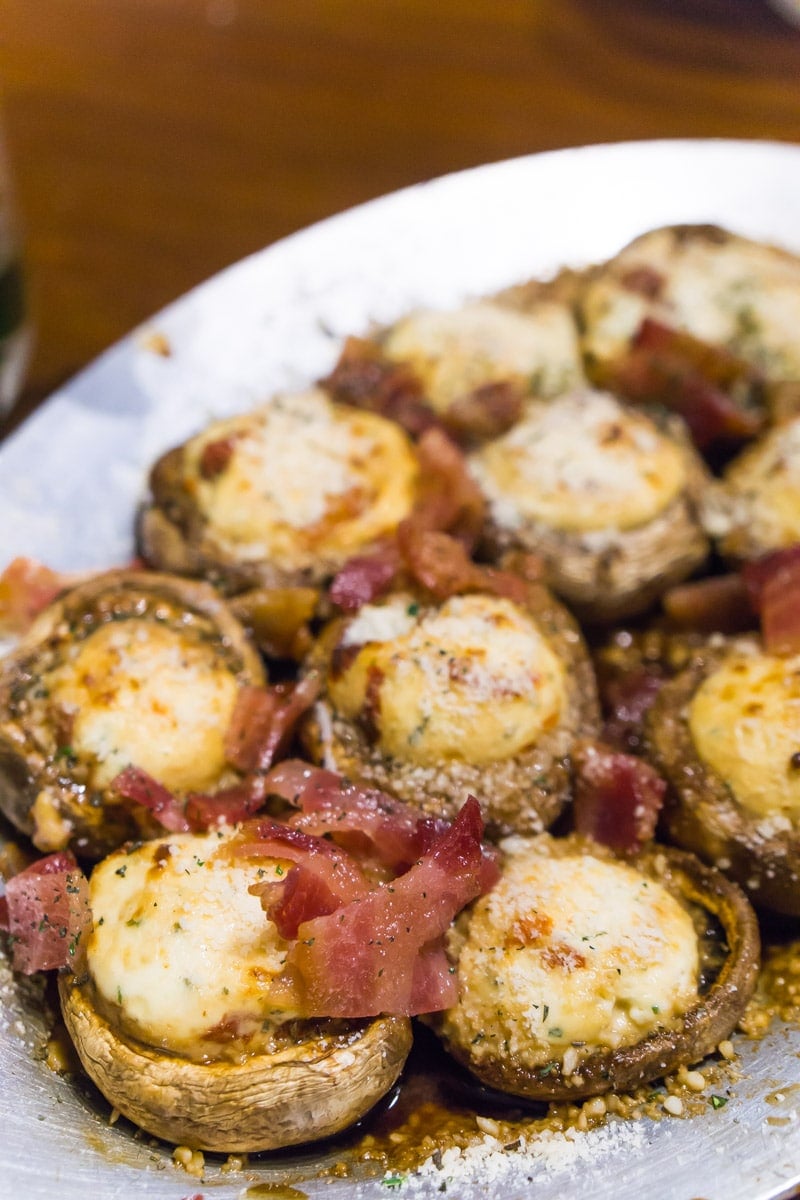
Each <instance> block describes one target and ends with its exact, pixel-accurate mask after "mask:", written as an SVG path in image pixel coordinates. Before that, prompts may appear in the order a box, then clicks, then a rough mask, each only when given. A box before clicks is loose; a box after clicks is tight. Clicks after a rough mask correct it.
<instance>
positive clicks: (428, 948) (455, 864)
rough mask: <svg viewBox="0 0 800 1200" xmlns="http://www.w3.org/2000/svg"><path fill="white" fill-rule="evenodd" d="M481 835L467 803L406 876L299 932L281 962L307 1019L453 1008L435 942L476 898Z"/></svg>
mask: <svg viewBox="0 0 800 1200" xmlns="http://www.w3.org/2000/svg"><path fill="white" fill-rule="evenodd" d="M482 833H483V821H482V819H481V815H480V808H479V805H478V802H477V800H475V798H474V797H470V798H469V799H468V800H467V802H466V804H465V805H464V807H463V808H462V809H461V812H460V813H459V814H458V816H457V817H456V819H455V820H454V821H453V823H452V825H451V826H450V827H449V829H447V830H446V831H444V832H443V833H441V834H439V836H438V837H437V838H436V840H435V843H434V845H433V847H432V849H431V850H430V851H429V852H428V853H427V854H426V855H424V857H423V858H422V859H421V861H420V862H419V863H418V864H417V865H416V866H414V867H412V868H411V870H409V871H407V872H406V873H405V874H404V875H401V876H400V877H399V878H397V879H395V880H394V882H393V883H390V884H381V885H379V886H378V887H377V888H375V889H374V890H373V891H371V892H369V893H368V894H367V895H365V896H362V897H360V898H358V899H357V900H355V901H353V902H352V903H350V904H347V905H344V906H343V907H342V908H339V909H337V911H336V912H334V913H332V914H330V915H328V916H324V917H316V918H314V919H313V920H310V921H305V922H304V923H303V924H302V925H300V927H299V929H298V941H297V942H296V943H295V945H294V946H293V947H292V949H291V951H290V954H289V958H288V960H287V961H288V966H289V969H290V971H291V972H293V973H294V974H295V976H296V977H297V979H298V980H299V981H300V986H301V989H302V992H303V997H304V1010H305V1011H306V1012H307V1014H308V1015H309V1016H323V1015H325V1016H332V1017H335V1016H341V1017H367V1016H375V1015H377V1014H379V1013H392V1014H396V1015H413V1014H415V1013H417V1012H420V1011H423V1009H424V1011H429V1012H432V1011H436V1010H438V1009H440V1008H444V1007H447V1006H448V1005H450V1004H452V1003H453V1002H454V1000H455V998H456V995H457V989H456V987H455V978H454V974H453V973H452V971H451V969H450V968H449V967H448V968H446V969H445V967H444V963H445V961H446V960H445V959H444V956H443V955H442V954H441V953H440V950H441V946H442V942H441V938H442V935H443V934H444V932H445V930H446V929H447V928H448V926H449V925H450V922H451V921H452V920H453V918H454V917H455V915H456V913H457V912H459V910H460V909H461V908H463V907H464V905H465V904H468V903H469V901H470V900H472V899H474V898H475V896H477V895H478V894H479V893H480V891H481V887H482V878H483V872H484V859H483V854H482V850H481V836H482ZM420 1005H422V1006H423V1007H420Z"/></svg>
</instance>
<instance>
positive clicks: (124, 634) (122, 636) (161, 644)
mask: <svg viewBox="0 0 800 1200" xmlns="http://www.w3.org/2000/svg"><path fill="white" fill-rule="evenodd" d="M44 684H45V687H46V688H47V690H48V691H49V694H50V703H51V705H53V706H54V707H55V708H56V709H60V710H61V711H62V712H63V713H65V714H66V716H67V717H68V718H69V721H70V733H69V744H70V747H71V749H72V751H73V752H74V753H75V754H76V755H77V757H78V758H79V759H85V760H88V761H89V762H90V763H92V764H93V766H92V773H91V786H93V787H96V788H104V787H107V786H108V784H109V783H110V782H111V780H112V779H113V778H114V776H115V775H117V774H118V773H119V772H120V771H121V770H123V768H125V767H126V766H128V765H130V764H134V765H135V766H137V767H141V768H142V769H143V770H145V771H147V772H148V773H149V774H150V775H152V776H153V777H154V778H155V779H157V780H158V781H159V782H160V783H163V784H164V786H165V787H167V788H170V789H171V790H174V791H178V792H184V791H188V790H190V789H195V790H198V791H202V790H203V789H206V788H209V787H211V786H212V785H214V784H215V783H216V782H217V781H218V779H219V776H220V775H221V773H222V772H223V770H224V769H225V751H224V745H223V743H224V738H225V731H226V729H227V728H228V725H229V724H230V719H231V715H232V713H233V706H234V703H235V701H236V695H237V692H238V683H237V680H236V676H235V675H234V674H233V673H232V671H231V669H230V666H229V665H227V664H226V663H225V661H224V659H222V658H221V657H220V656H218V655H217V654H216V653H215V651H214V648H213V646H211V645H209V644H208V643H205V642H202V641H199V640H198V639H197V638H195V637H192V636H191V635H190V633H189V632H187V631H184V632H181V630H180V629H179V628H177V629H176V628H172V627H170V626H168V625H162V624H159V623H157V622H155V621H150V620H134V619H131V620H127V621H119V622H111V623H109V624H107V625H102V626H100V628H98V629H97V630H95V632H93V633H92V634H90V635H89V636H88V637H87V638H85V639H83V640H82V641H77V642H73V643H71V644H70V645H69V648H68V653H67V658H66V661H64V662H63V663H61V664H60V665H59V666H58V667H57V668H56V669H55V670H54V671H52V672H50V673H49V674H48V675H47V676H46V677H45V679H44Z"/></svg>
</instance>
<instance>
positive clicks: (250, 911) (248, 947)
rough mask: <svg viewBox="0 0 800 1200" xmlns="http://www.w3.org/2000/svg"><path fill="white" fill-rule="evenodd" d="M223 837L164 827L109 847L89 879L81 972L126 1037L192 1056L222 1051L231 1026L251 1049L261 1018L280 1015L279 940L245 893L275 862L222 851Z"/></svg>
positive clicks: (257, 1038)
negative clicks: (276, 1003) (89, 922)
mask: <svg viewBox="0 0 800 1200" xmlns="http://www.w3.org/2000/svg"><path fill="white" fill-rule="evenodd" d="M229 837H230V835H229V834H228V835H225V836H223V835H222V834H221V833H212V834H206V835H194V834H169V835H168V837H166V838H165V839H164V841H160V842H148V843H146V844H145V845H143V846H140V847H139V848H138V849H136V850H133V851H132V852H131V853H129V854H126V853H125V852H124V851H119V852H117V853H116V854H112V855H111V856H110V857H109V858H107V859H105V860H104V861H103V862H102V863H100V864H99V865H98V866H97V867H95V870H94V872H93V873H92V878H91V882H90V902H91V907H92V915H93V918H94V930H93V932H92V934H91V937H90V939H89V944H88V969H89V974H90V976H91V978H92V980H93V982H94V985H95V987H96V989H97V991H98V993H99V996H100V998H101V999H102V1001H103V1002H104V1006H105V1007H106V1008H107V1009H108V1010H109V1011H110V1012H112V1013H113V1014H114V1016H115V1018H116V1019H118V1020H119V1022H120V1024H121V1025H122V1026H123V1027H124V1029H125V1030H126V1031H127V1032H128V1033H129V1034H132V1035H133V1036H135V1037H137V1038H139V1039H140V1040H141V1041H143V1042H145V1043H147V1044H148V1045H151V1046H157V1047H160V1048H161V1049H164V1050H170V1051H173V1052H174V1053H177V1054H181V1055H184V1056H186V1057H188V1058H192V1059H204V1058H214V1057H218V1056H219V1055H220V1053H221V1051H222V1049H223V1046H224V1044H225V1042H226V1038H225V1036H224V1035H225V1031H226V1028H227V1033H228V1042H229V1043H230V1041H231V1034H234V1033H235V1034H238V1036H239V1037H240V1038H247V1039H248V1041H247V1043H246V1048H247V1049H248V1050H250V1051H255V1050H257V1049H258V1048H259V1044H260V1043H261V1042H263V1038H261V1037H260V1036H259V1035H261V1034H266V1033H267V1032H268V1029H267V1028H265V1029H263V1030H262V1024H263V1023H266V1025H267V1027H268V1026H269V1024H270V1018H273V1019H275V1018H277V1019H285V1017H286V1014H283V1013H278V1014H276V1013H274V1011H273V1005H272V1000H271V998H270V996H269V988H270V984H271V982H272V980H273V979H274V978H275V976H276V975H277V974H279V973H280V970H281V967H282V964H283V960H284V956H285V952H286V943H285V942H284V941H283V940H282V939H281V938H280V937H279V936H278V933H277V930H276V928H275V926H274V924H273V923H272V922H271V921H268V920H267V918H266V917H265V915H264V912H263V911H262V908H261V903H260V901H259V899H258V897H257V896H252V895H250V893H249V892H248V890H247V889H248V887H249V886H250V885H251V884H252V883H254V882H257V881H269V880H270V879H272V878H278V877H279V875H278V873H277V871H276V868H277V867H278V864H277V863H276V862H275V861H274V860H272V859H268V858H259V859H258V862H257V864H254V863H252V862H248V861H247V860H246V859H241V858H236V857H234V856H232V855H228V853H227V851H226V846H227V841H228V838H229ZM165 845H168V846H169V853H167V852H165V851H164V850H163V847H164V846H165ZM215 1029H217V1030H218V1031H219V1034H220V1036H218V1037H217V1038H216V1039H215V1038H214V1037H213V1035H212V1036H211V1037H209V1036H208V1035H209V1032H210V1031H212V1030H215ZM229 1048H230V1046H229ZM238 1049H239V1052H241V1051H242V1049H243V1043H242V1042H239V1043H238Z"/></svg>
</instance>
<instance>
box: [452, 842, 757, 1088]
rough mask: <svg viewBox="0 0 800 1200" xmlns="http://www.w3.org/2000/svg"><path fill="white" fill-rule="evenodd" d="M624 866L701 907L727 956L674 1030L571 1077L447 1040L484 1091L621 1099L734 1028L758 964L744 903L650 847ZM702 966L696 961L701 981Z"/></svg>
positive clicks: (575, 1070)
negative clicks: (480, 1054)
mask: <svg viewBox="0 0 800 1200" xmlns="http://www.w3.org/2000/svg"><path fill="white" fill-rule="evenodd" d="M573 844H574V843H573ZM598 850H599V848H598V847H597V846H595V845H593V844H592V843H586V844H585V845H584V847H583V849H582V851H581V852H583V853H590V854H593V855H596V854H597V853H598ZM572 852H574V851H572ZM600 852H601V853H603V851H600ZM606 853H607V852H606ZM627 862H628V863H629V865H632V866H636V867H637V868H638V869H639V870H641V871H642V872H643V873H645V874H647V875H648V876H650V877H652V878H654V879H657V880H658V882H659V883H661V884H663V885H664V886H666V887H667V889H668V890H669V891H671V892H672V894H673V895H675V896H676V897H678V899H680V900H681V901H682V902H683V903H685V904H688V905H698V906H700V907H701V908H702V909H703V910H705V912H707V913H709V914H711V915H712V916H713V917H714V918H715V919H716V920H717V921H718V922H719V924H720V926H721V929H722V939H721V941H722V943H723V944H724V945H726V946H727V953H726V955H725V958H724V961H723V963H722V965H721V967H720V969H719V971H718V973H717V974H716V975H715V978H714V979H713V981H712V982H711V984H710V986H709V987H708V990H707V991H706V992H705V993H704V994H701V995H700V996H699V998H698V1000H697V1002H696V1003H695V1004H693V1005H692V1007H691V1008H690V1009H689V1010H688V1011H687V1012H686V1013H684V1014H683V1017H682V1018H681V1021H680V1024H679V1026H678V1027H677V1028H675V1029H659V1030H657V1031H655V1032H653V1033H651V1034H649V1035H648V1036H647V1037H645V1038H643V1039H642V1040H641V1041H639V1042H637V1043H635V1044H634V1045H630V1046H622V1047H619V1048H618V1049H615V1050H611V1049H603V1048H600V1049H598V1050H591V1051H583V1050H581V1051H579V1053H578V1054H577V1055H575V1062H574V1064H571V1066H570V1070H569V1071H566V1070H565V1069H564V1061H563V1060H562V1059H559V1058H557V1057H553V1058H552V1059H551V1060H550V1061H549V1062H547V1063H546V1064H545V1065H544V1066H542V1067H535V1068H532V1067H529V1066H526V1065H522V1064H520V1063H519V1062H516V1061H514V1059H513V1058H510V1059H504V1058H502V1057H497V1058H482V1059H480V1060H476V1059H475V1058H474V1056H473V1055H472V1053H471V1047H470V1046H469V1045H462V1044H456V1043H454V1042H453V1041H448V1040H446V1046H447V1049H448V1050H449V1052H450V1053H451V1054H452V1055H453V1057H454V1058H456V1059H457V1060H458V1061H459V1062H460V1063H462V1065H463V1066H465V1067H466V1068H467V1069H468V1070H470V1071H472V1072H473V1074H475V1075H476V1076H477V1077H478V1078H479V1079H480V1080H481V1081H482V1082H483V1083H485V1084H488V1085H489V1086H490V1087H493V1088H497V1089H498V1090H500V1091H505V1092H510V1093H512V1094H513V1095H518V1096H525V1097H527V1098H528V1099H533V1100H569V1099H572V1098H575V1097H581V1096H593V1095H599V1094H601V1093H604V1092H608V1091H612V1090H615V1091H625V1090H629V1089H631V1088H634V1087H636V1086H638V1085H639V1084H642V1083H646V1082H648V1081H649V1080H652V1079H657V1078H660V1077H661V1076H663V1075H665V1074H667V1073H668V1072H670V1071H673V1070H675V1069H676V1068H677V1067H679V1066H681V1065H683V1064H686V1063H691V1062H697V1061H698V1060H700V1059H702V1058H704V1057H705V1056H706V1055H707V1054H710V1053H711V1052H713V1051H714V1050H715V1049H716V1047H717V1046H718V1044H719V1042H720V1041H721V1040H723V1039H724V1038H726V1037H728V1035H729V1034H730V1033H731V1032H732V1030H733V1029H734V1027H735V1026H736V1024H737V1022H738V1020H739V1019H740V1017H741V1016H742V1013H743V1012H744V1009H745V1007H746V1005H747V1002H748V1000H749V998H750V996H751V995H752V993H753V990H754V988H755V984H756V979H757V976H758V970H759V963H760V939H759V930H758V922H757V920H756V917H755V914H754V912H753V910H752V908H751V907H750V905H749V903H748V902H747V899H746V898H745V896H744V895H743V894H742V892H741V891H740V890H739V888H738V887H736V885H735V884H733V883H731V882H730V881H729V880H728V879H726V878H725V876H724V875H722V874H721V873H720V872H719V871H714V870H711V869H710V868H708V867H706V866H704V865H703V864H702V863H701V862H700V861H699V860H698V859H696V858H695V857H694V856H693V855H691V854H687V853H685V852H683V851H680V850H672V849H667V848H664V847H656V846H654V847H652V848H651V849H649V850H646V851H643V852H642V854H640V855H639V856H637V857H636V858H635V859H628V860H627ZM705 965H706V964H704V963H703V962H702V961H701V974H702V972H703V968H704V966H705ZM429 1020H430V1023H431V1024H432V1025H433V1027H434V1028H436V1027H437V1025H438V1024H439V1021H438V1019H437V1018H436V1017H434V1018H432V1019H429Z"/></svg>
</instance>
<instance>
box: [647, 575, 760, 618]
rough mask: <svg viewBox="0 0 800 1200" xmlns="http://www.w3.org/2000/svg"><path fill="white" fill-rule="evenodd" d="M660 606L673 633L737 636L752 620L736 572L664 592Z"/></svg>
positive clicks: (750, 606)
mask: <svg viewBox="0 0 800 1200" xmlns="http://www.w3.org/2000/svg"><path fill="white" fill-rule="evenodd" d="M662 605H663V607H664V612H665V613H666V615H667V616H668V617H669V619H670V623H671V624H672V625H673V626H674V627H675V628H676V629H686V630H692V631H696V632H697V633H741V632H742V630H745V629H748V628H750V627H752V625H753V623H754V618H755V610H754V608H753V604H752V602H751V599H750V596H749V594H748V589H747V585H746V584H745V581H744V578H743V577H742V575H740V574H739V573H736V572H733V573H731V574H729V575H711V576H709V577H708V578H707V579H697V580H693V581H692V582H691V583H681V584H678V585H677V587H673V588H670V589H669V590H668V591H667V592H665V594H664V596H663V599H662Z"/></svg>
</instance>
